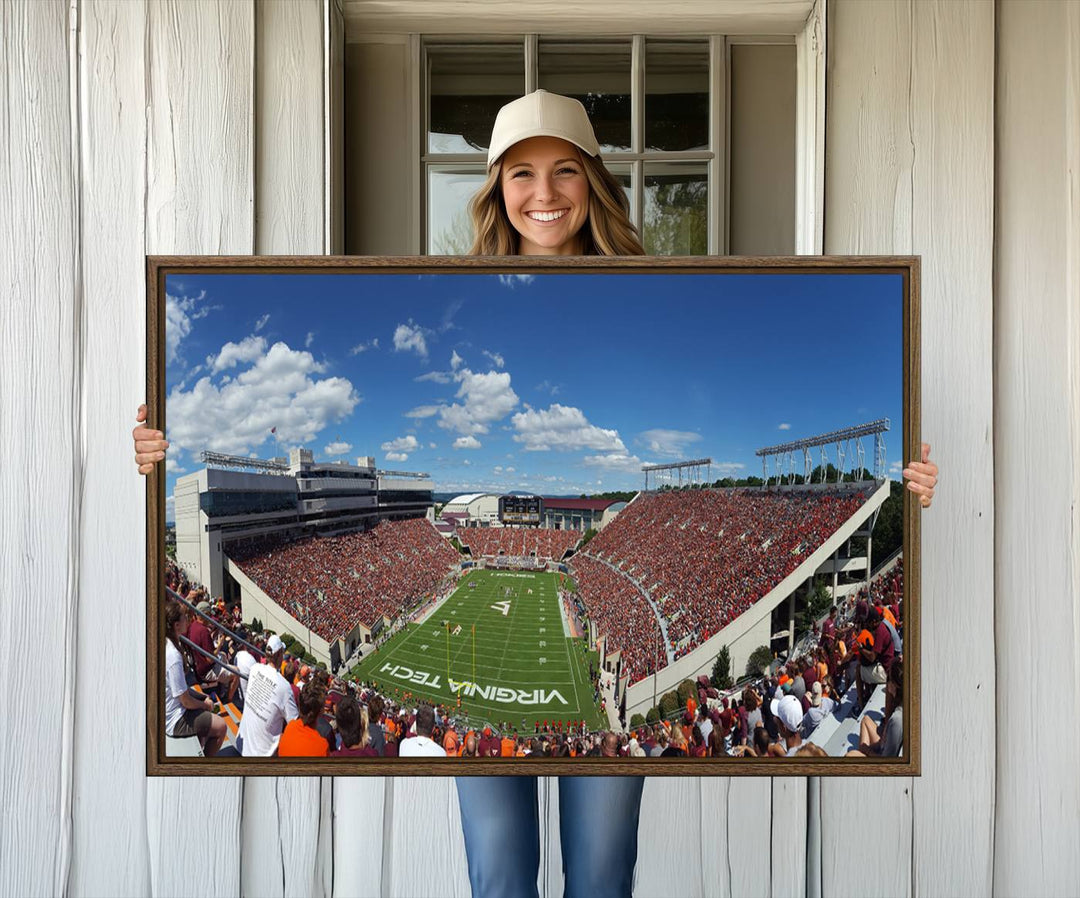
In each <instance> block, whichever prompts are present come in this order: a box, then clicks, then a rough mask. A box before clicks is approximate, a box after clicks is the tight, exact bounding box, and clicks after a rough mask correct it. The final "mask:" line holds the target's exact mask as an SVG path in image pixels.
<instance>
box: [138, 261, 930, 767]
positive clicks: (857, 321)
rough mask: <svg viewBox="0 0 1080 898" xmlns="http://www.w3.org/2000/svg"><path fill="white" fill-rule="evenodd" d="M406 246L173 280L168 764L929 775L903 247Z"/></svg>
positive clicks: (158, 667) (159, 614) (161, 616)
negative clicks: (324, 262) (918, 686)
mask: <svg viewBox="0 0 1080 898" xmlns="http://www.w3.org/2000/svg"><path fill="white" fill-rule="evenodd" d="M172 261H173V262H174V263H175V260H172ZM907 261H908V262H910V260H907ZM356 264H357V265H358V266H362V262H357V263H356ZM488 267H489V268H493V266H488ZM400 268H401V270H394V269H393V268H392V267H391V268H390V269H385V268H384V269H379V270H372V269H371V268H368V269H363V268H356V269H355V270H351V271H350V270H344V271H335V272H325V271H324V272H320V271H318V270H317V269H314V268H312V267H310V266H309V267H304V266H303V265H302V264H301V263H300V262H299V261H298V262H297V263H296V267H289V266H287V265H282V266H279V267H275V268H273V269H266V270H263V269H254V270H222V269H219V268H215V267H213V266H210V265H206V266H203V267H201V268H200V266H199V260H197V259H191V260H185V264H184V266H183V270H182V271H171V270H166V271H164V272H163V273H162V274H161V275H160V279H159V281H158V283H159V284H160V288H159V290H158V291H157V293H158V306H159V308H158V309H157V312H158V314H159V315H160V320H161V323H162V333H163V341H162V342H161V345H160V346H159V347H157V352H155V353H152V354H151V357H152V358H160V359H162V360H163V362H164V365H163V371H164V380H163V382H161V384H160V395H162V396H163V397H164V415H163V419H162V420H163V422H164V427H163V429H164V430H165V433H166V437H167V439H168V440H169V449H168V453H167V459H166V464H165V470H164V478H163V480H164V520H163V522H159V525H160V524H163V529H162V532H161V540H160V542H161V546H162V548H163V556H162V555H158V558H159V559H161V558H162V557H163V566H164V570H163V572H162V573H163V577H162V582H161V586H160V589H158V590H155V589H153V588H151V590H150V596H149V603H150V605H149V609H148V611H149V614H148V619H149V620H150V621H151V622H152V630H151V633H152V635H151V636H150V649H149V651H150V658H151V661H152V663H151V664H150V665H149V666H148V669H153V670H154V671H155V676H156V680H154V681H152V682H151V684H150V686H149V687H148V688H149V690H150V692H151V695H152V698H153V701H152V703H151V704H152V707H151V711H150V713H151V715H152V718H151V723H150V729H151V730H152V731H153V734H154V735H153V739H152V742H151V745H152V746H156V751H157V759H158V761H157V763H155V764H152V765H151V766H152V770H151V772H154V773H169V772H184V773H190V772H208V773H230V774H231V773H236V772H245V771H246V770H248V769H250V771H251V772H275V773H294V772H295V773H303V774H305V775H311V773H312V772H313V770H314V769H318V770H324V769H327V765H329V766H330V767H333V770H332V772H340V773H365V772H369V773H380V774H385V773H390V772H392V773H394V774H398V773H402V772H407V771H408V770H409V765H410V761H409V760H408V759H409V758H421V759H423V761H424V764H423V765H421V766H414V768H413V769H415V770H418V771H419V770H421V769H423V772H438V773H443V774H461V773H469V772H474V773H475V772H486V771H490V769H491V764H490V763H487V764H480V765H476V766H473V767H469V766H462V764H461V760H462V759H498V763H501V764H514V763H515V762H517V763H518V765H519V767H521V768H522V769H523V770H524V767H525V765H526V764H528V762H535V761H538V760H541V759H544V760H547V759H552V760H554V761H561V763H560V764H559V765H558V772H559V773H560V774H562V773H575V772H576V773H584V774H589V773H593V774H595V773H596V772H597V771H596V766H595V765H596V764H602V763H605V761H604V759H623V763H622V764H615V765H612V766H611V767H605V769H604V772H605V773H619V772H641V769H642V768H641V764H646V765H651V766H649V772H653V771H654V770H655V772H657V773H663V772H665V771H667V772H674V771H678V772H679V773H681V774H686V773H701V774H709V773H716V772H718V771H717V765H718V764H722V765H723V772H724V773H725V774H731V773H737V772H746V773H751V774H753V775H761V774H784V773H787V772H794V771H795V770H796V769H797V768H795V767H787V768H785V764H788V765H791V764H795V765H797V764H799V763H804V764H807V765H811V764H818V766H817V767H815V768H814V769H815V771H816V772H825V773H837V774H839V773H844V772H848V773H859V772H861V773H865V772H867V765H876V766H874V769H875V770H876V771H878V770H879V771H880V772H883V773H884V772H900V770H901V769H902V768H901V767H899V766H895V765H899V764H903V763H904V762H905V761H907V762H911V761H912V759H913V757H914V759H915V763H917V757H918V751H917V739H918V719H917V708H918V703H917V702H918V698H917V692H916V691H915V690H913V689H912V687H911V683H912V680H913V677H912V669H915V670H917V646H918V643H917V638H918V635H917V620H918V618H917V602H916V603H911V607H910V608H909V607H908V603H906V602H905V597H906V596H908V595H909V594H910V592H911V590H910V584H909V589H908V592H907V593H905V580H904V574H905V570H904V562H905V558H904V537H905V520H906V518H905V507H906V506H907V505H908V503H909V502H911V501H913V500H912V499H911V498H910V497H909V493H908V491H906V490H905V489H904V488H903V483H902V470H903V467H904V465H903V457H904V449H905V445H906V444H907V434H908V432H909V430H908V427H909V426H910V424H911V422H910V421H908V422H905V413H906V414H907V415H908V416H909V417H910V416H911V414H912V412H911V409H912V408H917V405H913V404H912V403H917V384H916V385H915V386H914V389H915V392H914V393H912V392H911V390H912V389H913V387H912V385H911V384H905V381H904V370H905V365H906V364H907V363H908V362H909V359H906V358H905V346H906V345H907V344H906V343H905V336H906V335H905V321H909V320H911V318H910V315H911V312H912V306H911V304H912V302H913V301H914V300H913V297H912V289H911V286H912V282H911V277H912V270H911V269H910V267H909V266H908V265H907V264H905V263H904V262H903V260H901V262H898V263H896V264H894V265H892V266H891V267H890V266H889V265H887V264H884V263H882V262H881V260H877V265H876V267H872V268H871V267H870V266H868V265H867V266H862V267H860V266H859V265H855V264H852V265H851V266H849V267H845V268H828V267H822V266H820V265H819V266H818V267H816V268H815V267H814V266H813V265H811V264H803V265H798V264H795V263H792V262H789V263H787V264H783V263H779V262H778V263H774V264H773V265H772V267H771V268H770V267H769V266H765V267H764V268H761V267H759V268H757V269H755V270H754V271H749V270H745V269H739V268H733V267H732V266H731V265H730V263H729V264H728V265H726V266H724V265H719V264H715V260H714V264H713V265H712V266H711V267H710V266H708V265H705V264H698V265H696V266H695V265H687V266H682V267H680V268H678V269H675V268H674V267H670V266H658V267H654V268H647V269H642V268H640V267H639V268H628V269H626V270H609V269H602V268H597V269H596V270H588V269H585V270H575V271H571V270H569V268H568V267H567V266H563V267H561V268H559V267H554V266H552V267H550V268H545V267H540V268H536V266H534V267H533V269H532V270H529V271H527V272H524V271H521V270H515V268H514V267H513V266H510V267H507V266H503V268H502V270H484V266H483V265H480V266H478V265H476V264H473V265H471V266H462V267H461V268H459V269H451V270H448V269H447V268H446V266H445V265H442V266H441V267H430V268H429V269H428V270H417V268H418V266H416V265H413V266H412V267H411V268H408V269H406V268H404V266H400ZM609 268H610V266H609ZM914 275H915V276H916V277H917V269H915V271H914ZM907 336H910V335H907ZM909 351H910V350H909ZM906 391H907V392H906ZM151 395H153V393H151ZM912 507H913V506H912ZM916 548H917V546H916ZM152 551H153V550H152ZM911 551H914V550H911ZM916 561H917V558H916ZM910 563H911V559H909V566H910ZM156 564H157V566H158V569H160V566H161V561H158V562H156ZM912 577H917V568H912V569H911V570H909V579H910V578H912ZM906 612H910V613H907V614H906ZM905 623H907V624H908V626H907V627H905ZM155 629H156V632H155ZM905 641H906V642H907V643H908V645H907V649H908V651H907V654H906V655H905ZM905 661H906V662H907V663H906V664H905ZM915 682H916V683H917V676H916V677H915ZM905 716H906V718H907V721H906V726H905ZM913 734H914V735H913ZM154 740H156V741H154ZM913 740H915V741H914V750H913ZM311 758H318V759H323V764H324V766H323V767H319V768H313V767H312V766H311V765H312V763H313V762H312V761H311V760H310V759H311ZM347 758H359V759H362V760H360V761H358V762H356V763H351V764H350V763H349V762H348V761H346V760H344V759H347ZM770 758H776V759H784V758H786V759H789V760H788V761H786V762H784V761H778V762H776V763H770V762H769V761H768V760H767V759H770ZM219 759H220V760H219ZM229 759H232V760H229ZM672 759H675V760H674V761H672ZM679 760H682V761H684V762H693V763H691V764H690V766H689V767H688V766H686V765H677V764H676V762H678V761H679ZM710 761H711V762H712V763H711V764H710V763H709V762H710ZM258 762H262V764H263V766H258ZM634 762H637V763H634ZM414 763H417V764H418V763H419V762H414ZM245 764H250V765H253V766H251V767H250V768H246V767H245V766H244V765H245ZM673 764H676V766H672V765H673ZM890 764H891V765H894V766H890ZM193 765H194V766H193ZM238 765H239V766H238ZM266 765H270V766H266ZM388 765H390V766H388ZM806 769H810V768H809V767H807V768H806ZM553 770H554V768H553ZM530 772H535V770H532V771H530ZM908 775H910V772H909V774H908Z"/></svg>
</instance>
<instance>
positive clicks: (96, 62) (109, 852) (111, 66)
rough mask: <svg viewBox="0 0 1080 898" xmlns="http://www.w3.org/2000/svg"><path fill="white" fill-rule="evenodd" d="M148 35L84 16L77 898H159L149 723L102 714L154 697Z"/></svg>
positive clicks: (123, 8)
mask: <svg viewBox="0 0 1080 898" xmlns="http://www.w3.org/2000/svg"><path fill="white" fill-rule="evenodd" d="M145 29H146V7H145V4H142V3H129V2H125V0H116V2H112V0H109V2H93V3H83V4H82V5H81V6H80V8H79V41H80V60H79V79H80V84H81V91H80V93H81V98H80V107H81V109H80V117H81V144H82V154H81V159H82V165H81V169H82V171H81V206H82V250H83V251H82V254H81V258H82V280H83V304H84V314H83V321H84V347H85V351H84V354H83V365H82V371H83V391H82V395H83V405H82V412H81V413H82V417H83V420H85V421H87V422H91V425H90V426H89V427H88V428H87V430H86V434H85V439H84V452H85V456H84V459H85V471H86V474H85V478H84V486H83V511H82V527H81V530H80V537H79V539H80V553H79V554H80V562H79V645H81V646H83V647H84V648H83V649H81V650H80V651H79V653H78V658H79V676H78V677H77V680H76V701H75V706H76V714H75V744H76V746H77V749H78V750H77V751H76V752H75V776H74V798H75V803H74V813H73V816H72V827H73V841H74V849H73V853H72V869H71V876H70V879H69V882H68V892H69V894H70V895H72V896H82V895H114V896H118V898H119V896H131V898H141V896H144V895H147V894H149V892H150V858H149V854H148V844H147V839H146V791H147V780H146V776H145V772H144V769H143V765H142V763H141V759H142V758H143V757H144V756H145V754H146V732H145V729H144V728H143V727H142V726H141V725H134V724H135V722H136V720H137V717H138V715H133V714H130V713H128V714H119V715H109V714H106V715H102V714H99V713H95V711H94V709H95V708H99V707H100V703H101V699H102V683H107V684H108V687H107V691H108V697H109V701H108V704H109V705H110V706H111V707H114V708H128V709H130V708H140V707H142V706H143V705H144V703H145V700H146V687H145V683H146V680H145V675H146V670H145V660H146V659H145V658H144V654H145V652H144V645H145V638H146V637H145V634H146V629H145V628H146V615H145V613H144V612H143V608H144V604H145V596H146V577H145V573H144V569H143V565H142V561H141V559H142V558H143V557H144V556H145V550H146V542H145V540H146V533H145V525H144V523H143V521H144V517H145V502H146V500H145V490H146V485H145V480H144V478H142V477H140V476H139V475H138V473H137V472H136V470H135V467H134V465H133V464H132V461H131V436H130V429H131V428H132V427H134V426H135V421H134V411H135V409H136V408H137V407H138V405H139V403H140V402H142V401H143V398H144V392H145V391H144V388H143V383H144V380H145V371H146V367H145V361H144V360H145V350H146V337H145V335H146V305H145V294H144V291H143V288H142V283H143V280H144V279H145V276H146V269H145V262H144V259H143V252H144V250H143V246H144V244H145V231H144V223H143V212H144V206H143V191H144V189H145V185H146V151H145V147H146V77H145V71H146V59H145V54H144V52H143V48H144V36H145ZM120 347H122V350H120ZM118 547H123V548H122V551H120V550H119V549H118ZM91 647H92V648H91ZM118 759H123V763H118ZM103 821H107V825H103Z"/></svg>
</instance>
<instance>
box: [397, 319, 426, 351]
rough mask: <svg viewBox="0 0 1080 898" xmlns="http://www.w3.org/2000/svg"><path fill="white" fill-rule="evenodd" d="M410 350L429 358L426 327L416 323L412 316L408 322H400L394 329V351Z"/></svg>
mask: <svg viewBox="0 0 1080 898" xmlns="http://www.w3.org/2000/svg"><path fill="white" fill-rule="evenodd" d="M409 350H412V351H414V352H415V353H416V354H417V355H418V356H420V357H421V358H425V359H426V358H427V354H428V348H427V338H426V337H425V336H424V329H423V328H422V327H420V325H418V324H415V323H414V322H413V320H412V319H411V318H410V319H409V323H408V324H399V325H398V326H397V327H396V328H395V329H394V351H395V352H407V351H409Z"/></svg>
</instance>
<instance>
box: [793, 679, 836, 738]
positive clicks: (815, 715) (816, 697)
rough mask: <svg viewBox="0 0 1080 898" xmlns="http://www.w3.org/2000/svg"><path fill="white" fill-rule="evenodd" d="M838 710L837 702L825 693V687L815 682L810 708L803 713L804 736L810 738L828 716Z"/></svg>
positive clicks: (801, 730) (801, 729)
mask: <svg viewBox="0 0 1080 898" xmlns="http://www.w3.org/2000/svg"><path fill="white" fill-rule="evenodd" d="M834 710H836V702H834V701H833V700H832V699H831V698H828V697H826V696H825V695H824V689H823V687H822V685H821V683H819V682H815V683H814V685H813V686H812V687H811V688H810V710H809V711H807V712H806V713H805V714H804V715H803V719H802V724H801V725H800V727H799V730H800V732H801V733H802V737H803V738H804V739H809V738H810V735H811V733H813V732H814V730H816V729H817V728H818V726H819V725H820V724H821V721H823V720H824V719H825V718H826V717H828V716H829V715H830V714H832V713H833V711H834Z"/></svg>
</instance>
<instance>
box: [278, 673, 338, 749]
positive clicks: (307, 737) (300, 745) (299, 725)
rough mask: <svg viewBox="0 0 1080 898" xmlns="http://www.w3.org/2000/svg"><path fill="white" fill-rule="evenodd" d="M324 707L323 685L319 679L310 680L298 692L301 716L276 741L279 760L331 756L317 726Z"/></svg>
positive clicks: (324, 687) (324, 689) (328, 747)
mask: <svg viewBox="0 0 1080 898" xmlns="http://www.w3.org/2000/svg"><path fill="white" fill-rule="evenodd" d="M325 703H326V684H325V682H324V681H323V679H322V678H321V677H311V678H310V679H309V680H308V681H307V682H306V683H305V684H304V688H303V689H301V690H300V702H299V711H300V716H299V717H296V718H294V719H292V720H290V721H289V722H288V723H287V724H286V725H285V730H284V732H282V734H281V739H280V740H279V741H278V756H279V757H282V758H324V757H326V756H327V755H328V754H329V753H330V746H329V744H328V743H327V741H326V736H324V735H323V734H322V733H320V732H319V730H318V728H317V727H316V724H317V723H318V720H319V715H320V714H322V711H323V706H324V705H325Z"/></svg>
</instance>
